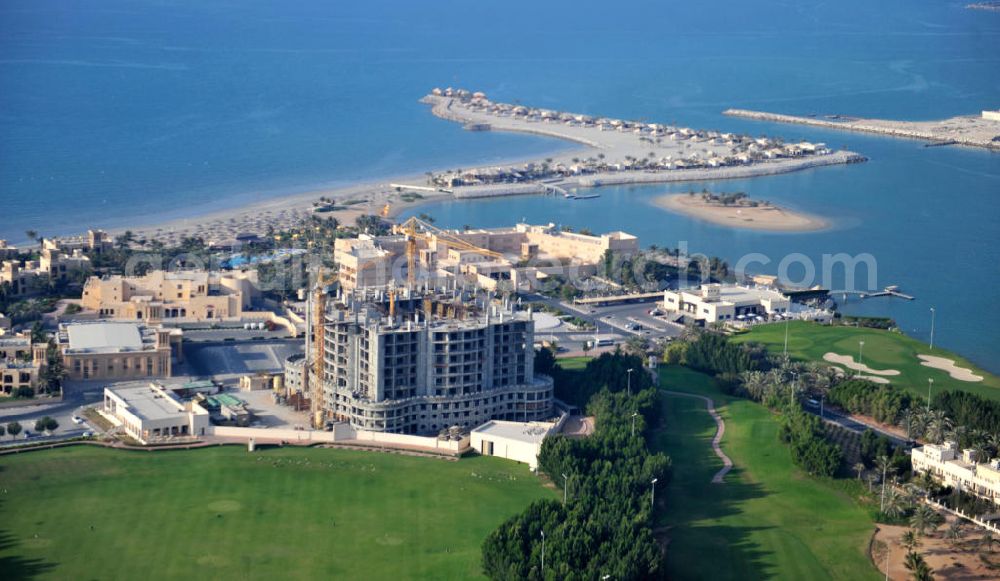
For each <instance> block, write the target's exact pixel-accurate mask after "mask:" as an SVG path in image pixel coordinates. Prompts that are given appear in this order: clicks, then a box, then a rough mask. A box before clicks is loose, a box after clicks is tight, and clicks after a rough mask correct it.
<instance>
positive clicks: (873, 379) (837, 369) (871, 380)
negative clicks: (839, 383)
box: [831, 367, 889, 383]
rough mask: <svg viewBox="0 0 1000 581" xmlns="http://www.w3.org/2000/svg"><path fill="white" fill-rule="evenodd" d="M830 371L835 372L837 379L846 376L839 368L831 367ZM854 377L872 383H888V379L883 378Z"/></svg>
mask: <svg viewBox="0 0 1000 581" xmlns="http://www.w3.org/2000/svg"><path fill="white" fill-rule="evenodd" d="M831 369H833V370H834V371H836V372H837V377H844V376H846V375H847V372H846V371H844V370H843V369H841V368H839V367H833V368H831ZM855 377H857V378H858V379H867V380H868V381H870V382H872V383H889V380H888V379H886V378H884V377H879V376H877V375H856V376H855Z"/></svg>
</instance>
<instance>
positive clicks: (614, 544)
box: [483, 355, 670, 580]
mask: <svg viewBox="0 0 1000 581" xmlns="http://www.w3.org/2000/svg"><path fill="white" fill-rule="evenodd" d="M618 357H619V358H625V357H624V356H620V355H619V356H618ZM595 361H596V360H595ZM595 367H596V368H598V369H603V368H610V367H612V364H610V363H609V362H608V361H607V360H605V362H604V363H603V364H601V365H598V366H595ZM641 373H642V374H643V375H645V372H641ZM633 379H635V378H633ZM659 407H660V404H659V401H658V392H657V391H656V390H655V389H646V390H644V391H642V392H639V393H637V394H636V395H634V396H631V397H629V396H628V394H626V393H622V392H621V391H619V392H617V393H612V392H611V391H608V390H602V391H601V392H599V393H598V394H597V395H595V396H594V397H593V398H592V400H591V402H590V406H589V408H588V411H589V413H590V414H592V415H594V417H595V421H596V431H595V433H594V434H593V435H591V436H590V437H588V438H581V439H570V438H566V437H564V436H558V435H557V436H553V437H550V438H547V439H546V440H545V442H544V443H543V444H542V451H541V454H540V455H539V466H540V469H541V470H542V471H544V472H545V473H546V474H548V475H549V476H550V477H552V479H553V481H555V482H556V483H557V484H558V485H560V486H567V489H566V491H565V492H566V497H567V499H568V501H567V504H566V505H565V506H564V505H562V504H561V503H560V502H558V501H554V500H547V501H539V502H536V503H534V504H532V505H531V506H530V507H528V509H527V510H525V511H524V512H523V513H521V514H519V515H517V516H515V517H513V518H511V519H509V520H508V521H507V522H505V523H504V524H502V525H501V526H500V527H499V528H497V529H496V530H495V531H493V532H492V533H491V534H490V535H489V536H488V537H487V539H486V541H485V542H484V543H483V570H484V572H485V573H486V574H487V575H488V576H489V577H491V578H493V579H512V580H513V579H518V580H520V579H599V578H601V577H603V576H604V575H610V578H612V579H650V578H658V577H661V576H662V574H663V564H662V553H661V550H660V546H659V545H658V544H657V542H656V540H655V539H654V538H653V534H652V514H653V513H652V507H651V503H650V500H651V486H652V485H651V483H652V481H653V479H657V480H658V484H659V485H660V486H662V485H664V484H665V483H666V480H667V477H668V473H669V468H670V460H669V459H668V458H667V457H666V456H664V455H663V454H651V453H650V452H649V450H648V449H647V446H646V440H645V437H644V432H645V428H646V426H649V425H653V424H655V423H656V422H657V421H658V413H659ZM633 413H637V414H638V415H637V416H636V420H637V421H636V430H635V434H634V435H633V433H632V414H633ZM563 475H565V477H564V476H563ZM542 531H544V532H545V569H544V571H543V570H542V565H541V550H542V549H541V546H542V541H541V536H542Z"/></svg>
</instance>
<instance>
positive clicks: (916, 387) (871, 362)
mask: <svg viewBox="0 0 1000 581" xmlns="http://www.w3.org/2000/svg"><path fill="white" fill-rule="evenodd" d="M733 341H737V342H744V341H756V342H758V343H763V344H764V345H766V346H767V348H768V350H769V351H770V352H771V353H781V352H782V351H783V350H784V344H785V324H781V323H778V324H773V325H757V326H756V327H754V328H753V329H752V330H751V331H749V332H747V333H743V334H740V335H736V336H735V337H733ZM861 341H864V342H865V345H864V348H863V350H862V362H863V363H864V364H865V365H868V366H869V367H871V368H873V369H879V370H883V369H895V370H897V371H899V375H894V376H886V379H888V380H889V381H890V383H891V384H892V385H894V386H898V387H901V388H904V389H906V390H908V391H910V392H912V393H913V394H914V395H917V396H920V397H925V398H926V397H927V387H928V382H927V379H928V378H930V379H933V380H934V390H935V392H936V391H937V390H941V389H949V390H951V389H961V390H964V391H969V392H972V393H975V394H977V395H980V396H982V397H986V398H990V399H997V400H1000V377H997V376H996V375H993V374H992V373H989V372H988V371H984V370H983V369H980V368H979V367H977V366H976V365H974V364H973V363H971V362H969V361H968V360H966V359H964V358H962V357H961V356H959V355H956V354H954V353H952V352H950V351H947V350H944V349H940V348H938V347H935V348H934V349H933V350H932V349H930V348H929V347H928V345H927V344H926V343H922V342H920V341H917V340H916V339H913V338H910V337H907V336H906V335H904V334H902V333H895V332H891V331H882V330H879V329H865V328H857V327H842V326H829V325H819V324H816V323H808V322H802V321H797V322H794V323H788V354H789V355H791V357H792V358H793V359H797V360H800V361H823V356H824V355H825V354H826V353H830V352H832V353H837V354H839V355H846V356H849V357H852V358H854V360H855V361H856V360H857V357H858V352H859V350H860V348H861V346H860V342H861ZM917 355H933V356H936V357H946V358H948V359H953V360H954V361H955V364H956V365H957V366H959V367H964V368H967V369H970V370H971V371H972V372H973V373H975V374H976V375H979V376H981V377H982V378H983V380H982V381H960V380H958V379H953V378H952V377H951V376H950V375H949V374H948V373H947V372H945V371H942V370H939V369H933V368H931V367H927V366H925V365H922V364H921V361H920V359H918V358H917ZM848 372H849V373H853V371H850V370H848Z"/></svg>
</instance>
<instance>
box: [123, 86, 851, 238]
mask: <svg viewBox="0 0 1000 581" xmlns="http://www.w3.org/2000/svg"><path fill="white" fill-rule="evenodd" d="M421 101H422V102H424V103H426V104H428V105H430V106H431V111H432V113H433V114H434V115H436V116H438V117H441V118H443V119H447V120H450V121H454V122H458V123H462V125H463V126H464V128H465V129H467V130H470V131H514V132H522V133H533V134H537V135H543V136H547V137H552V138H556V139H561V140H566V141H571V142H574V143H577V144H579V145H580V148H579V149H574V150H571V151H568V152H562V153H560V154H555V155H553V156H552V157H549V158H545V159H544V160H537V159H521V160H513V161H510V162H505V163H502V164H500V165H493V166H484V167H478V168H473V169H468V170H453V171H448V170H445V171H437V172H433V171H432V172H427V173H425V174H418V175H409V176H394V177H388V176H387V177H386V178H384V179H382V180H379V181H377V182H376V181H371V182H365V183H355V184H352V185H349V186H345V187H340V188H328V189H322V190H315V191H309V192H303V193H297V194H292V195H286V196H280V197H279V196H275V197H273V198H270V199H267V200H263V201H260V202H256V203H253V204H248V205H245V206H242V207H237V208H230V209H226V210H212V211H209V212H206V213H204V214H202V215H199V216H192V217H185V218H178V219H173V220H169V221H162V222H154V223H152V224H134V225H131V228H130V229H131V230H132V231H133V232H134V233H135V234H136V235H137V237H139V238H144V239H148V240H159V241H160V242H163V243H165V244H168V245H170V244H176V243H178V242H179V241H180V240H181V239H183V238H184V237H186V236H198V237H201V238H203V239H204V240H205V241H206V242H207V243H210V244H215V245H226V244H227V243H229V242H231V241H233V240H235V238H236V237H237V236H238V235H244V234H257V235H264V234H266V233H267V232H268V231H270V230H272V229H273V230H276V231H281V230H285V229H288V228H290V227H291V226H293V225H297V224H301V223H302V222H303V221H305V220H307V219H309V218H310V217H311V216H319V217H322V218H335V219H336V220H338V221H339V222H340V223H342V224H353V223H354V220H355V219H356V218H357V217H358V216H361V215H364V214H374V215H380V216H382V217H384V218H386V219H392V218H393V217H394V216H396V215H398V214H399V213H401V212H404V211H407V210H411V209H413V208H414V207H416V206H418V205H420V204H424V203H427V202H430V201H438V200H443V199H472V198H489V197H498V196H511V195H530V194H557V195H565V196H566V197H567V198H570V199H572V195H571V194H570V192H569V190H572V189H575V188H587V187H597V186H605V185H620V184H648V183H663V182H675V181H699V180H718V179H729V178H748V177H757V176H766V175H774V174H780V173H786V172H791V171H798V170H803V169H808V168H815V167H822V166H827V165H835V164H845V163H855V162H861V161H865V158H864V157H862V156H860V155H858V154H856V153H853V152H850V151H833V150H831V149H829V148H827V147H826V146H825V145H824V144H822V143H808V142H798V143H785V142H783V141H782V140H780V139H776V138H767V137H752V136H749V135H740V134H734V133H725V132H719V131H709V130H700V129H692V128H687V127H676V126H672V125H665V124H660V123H651V122H646V121H637V120H625V119H614V118H607V117H593V116H589V115H582V114H577V113H567V112H562V111H554V110H550V109H538V108H533V107H527V106H524V105H514V104H509V103H495V102H493V101H490V100H489V99H487V98H486V95H485V94H483V93H479V92H471V91H467V90H463V89H451V88H448V89H434V90H433V91H432V92H431V93H430V94H429V95H427V96H425V97H423V98H422V99H421ZM320 197H326V198H331V199H333V200H334V201H335V203H333V204H327V203H321V204H319V206H325V207H324V208H323V209H324V210H325V211H323V212H321V213H317V212H316V209H317V201H318V200H319V198H320ZM123 230H124V228H117V229H112V231H115V232H118V233H120V232H122V231H123Z"/></svg>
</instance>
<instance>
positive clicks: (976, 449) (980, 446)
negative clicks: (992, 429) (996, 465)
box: [972, 442, 990, 464]
mask: <svg viewBox="0 0 1000 581" xmlns="http://www.w3.org/2000/svg"><path fill="white" fill-rule="evenodd" d="M972 453H973V454H974V455H975V457H976V463H977V464H989V462H990V449H989V448H988V447H987V446H986V443H985V442H976V443H975V444H973V445H972Z"/></svg>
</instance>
